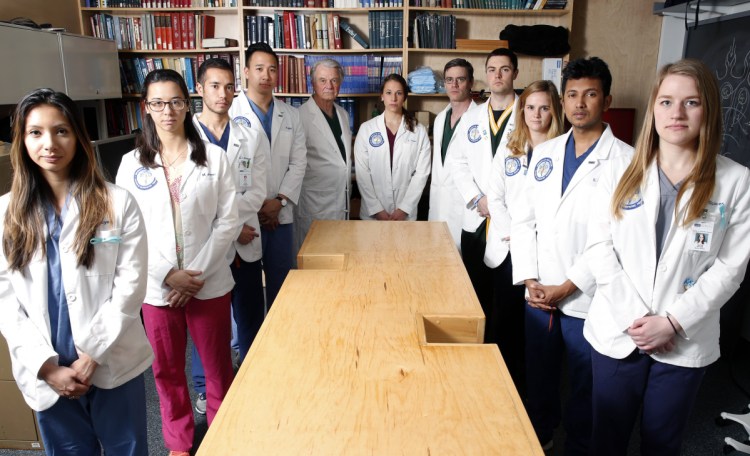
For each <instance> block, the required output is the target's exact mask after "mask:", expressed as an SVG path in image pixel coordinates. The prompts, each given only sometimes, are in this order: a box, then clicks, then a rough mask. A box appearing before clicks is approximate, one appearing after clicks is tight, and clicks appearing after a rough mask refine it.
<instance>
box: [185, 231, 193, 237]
mask: <svg viewBox="0 0 750 456" xmlns="http://www.w3.org/2000/svg"><path fill="white" fill-rule="evenodd" d="M192 234H193V232H192V231H190V230H187V231H185V236H191V235H192Z"/></svg>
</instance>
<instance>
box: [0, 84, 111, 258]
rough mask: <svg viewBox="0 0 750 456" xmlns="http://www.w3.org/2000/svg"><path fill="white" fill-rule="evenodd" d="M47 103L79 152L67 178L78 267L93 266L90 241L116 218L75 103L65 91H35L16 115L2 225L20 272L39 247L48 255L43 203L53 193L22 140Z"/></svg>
mask: <svg viewBox="0 0 750 456" xmlns="http://www.w3.org/2000/svg"><path fill="white" fill-rule="evenodd" d="M45 105H46V106H52V107H54V108H57V109H59V110H60V112H61V113H62V114H63V116H65V118H66V119H67V121H68V122H69V123H70V126H71V128H72V130H73V133H74V134H75V137H76V152H75V156H74V157H73V160H72V161H71V164H70V174H69V175H68V180H69V183H70V191H71V197H72V198H74V199H75V201H76V204H77V205H78V208H79V211H80V214H79V220H78V229H77V230H76V233H75V237H74V240H73V250H74V251H75V253H76V258H77V261H78V266H85V267H86V268H89V267H91V265H92V264H93V262H94V247H93V245H91V243H90V242H89V240H90V239H91V238H92V237H94V235H95V234H96V228H97V227H98V226H99V224H101V223H102V221H104V220H105V218H107V217H110V218H111V215H112V206H111V203H110V198H109V192H108V191H107V186H106V184H105V181H104V178H103V177H102V174H101V172H100V171H99V168H98V167H97V161H96V157H95V155H94V149H93V147H92V146H91V140H90V139H89V135H88V133H87V132H86V129H85V128H84V126H83V121H82V120H81V118H80V116H79V115H78V113H77V111H76V106H75V103H74V102H73V100H71V99H70V98H68V96H67V95H65V94H64V93H61V92H55V91H54V90H52V89H37V90H35V91H33V92H31V93H30V94H28V95H26V96H25V97H24V98H23V99H22V100H21V101H20V103H19V104H18V106H17V107H16V110H15V112H14V114H13V143H12V145H11V149H10V162H11V165H12V166H13V180H12V183H11V188H10V195H11V197H10V202H9V203H8V210H7V212H6V213H5V220H4V221H3V223H4V232H3V252H4V253H5V257H6V258H7V260H8V268H9V269H10V270H14V271H22V270H23V269H24V268H25V267H26V266H27V265H28V264H29V262H30V261H31V259H32V258H33V257H34V254H35V253H36V251H37V249H41V251H42V254H43V255H45V256H46V254H47V250H46V239H45V236H44V226H45V225H46V221H45V218H44V205H45V204H46V203H47V202H48V201H51V199H52V189H51V188H50V186H49V184H48V183H47V180H46V179H45V178H44V177H43V176H42V173H41V172H40V170H39V166H38V165H37V164H36V163H34V162H33V161H32V160H31V157H30V156H29V153H28V150H27V149H26V143H25V141H24V138H25V130H26V119H27V118H28V115H29V113H30V112H31V111H32V110H33V109H34V108H37V107H39V106H45Z"/></svg>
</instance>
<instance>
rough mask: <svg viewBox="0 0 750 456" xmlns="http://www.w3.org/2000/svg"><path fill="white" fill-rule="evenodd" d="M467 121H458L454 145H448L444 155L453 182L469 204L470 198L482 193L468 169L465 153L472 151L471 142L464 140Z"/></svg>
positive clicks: (466, 131) (466, 132)
mask: <svg viewBox="0 0 750 456" xmlns="http://www.w3.org/2000/svg"><path fill="white" fill-rule="evenodd" d="M469 123H470V122H468V121H467V122H459V123H458V130H457V131H456V133H455V138H456V139H454V142H455V147H449V148H448V153H447V154H446V157H445V165H446V166H445V167H446V168H447V169H448V172H449V173H450V174H451V177H452V178H453V182H454V183H455V184H456V188H457V189H458V192H459V193H460V194H461V198H463V200H464V202H465V203H466V204H469V202H471V200H473V199H474V198H475V197H476V196H477V195H479V194H480V193H482V190H481V189H480V188H479V186H478V185H477V183H476V182H475V181H474V176H473V175H472V174H471V169H469V159H468V157H467V156H466V154H467V153H469V152H471V151H472V147H470V146H471V143H469V142H468V141H467V140H466V135H467V134H468V130H467V128H466V126H467V125H468V124H469ZM474 150H476V148H474Z"/></svg>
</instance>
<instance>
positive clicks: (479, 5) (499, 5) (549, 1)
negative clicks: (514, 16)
mask: <svg viewBox="0 0 750 456" xmlns="http://www.w3.org/2000/svg"><path fill="white" fill-rule="evenodd" d="M567 4H568V2H567V0H410V1H409V6H414V7H418V8H420V7H424V8H470V9H510V10H540V9H565V7H566V6H567Z"/></svg>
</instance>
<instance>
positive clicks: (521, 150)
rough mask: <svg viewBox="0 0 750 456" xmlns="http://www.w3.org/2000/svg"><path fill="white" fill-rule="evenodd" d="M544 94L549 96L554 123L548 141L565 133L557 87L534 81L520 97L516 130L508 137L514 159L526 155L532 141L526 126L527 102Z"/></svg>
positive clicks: (549, 131)
mask: <svg viewBox="0 0 750 456" xmlns="http://www.w3.org/2000/svg"><path fill="white" fill-rule="evenodd" d="M537 92H544V93H546V94H547V95H548V96H549V101H550V109H551V110H552V123H551V124H550V126H549V130H547V139H552V138H556V137H558V136H560V135H561V134H562V132H563V120H562V105H561V104H560V96H559V95H558V94H557V87H555V84H553V83H552V82H551V81H534V82H532V83H531V84H529V86H528V87H526V89H525V90H524V91H523V93H522V94H521V96H520V97H518V111H517V112H516V129H515V130H513V132H511V134H510V136H509V137H508V146H507V147H508V150H510V154H511V156H513V157H520V156H523V155H526V145H527V144H528V143H529V140H530V139H531V132H529V126H528V125H526V109H524V108H525V107H526V100H527V99H528V98H529V96H531V94H533V93H537Z"/></svg>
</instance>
